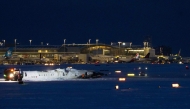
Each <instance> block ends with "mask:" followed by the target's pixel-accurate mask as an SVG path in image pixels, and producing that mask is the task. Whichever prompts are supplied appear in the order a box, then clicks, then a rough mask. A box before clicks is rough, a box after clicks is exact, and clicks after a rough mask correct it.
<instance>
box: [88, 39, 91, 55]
mask: <svg viewBox="0 0 190 109" xmlns="http://www.w3.org/2000/svg"><path fill="white" fill-rule="evenodd" d="M90 40H91V39H89V40H88V45H89V46H88V48H89V50H88V53H89V54H90Z"/></svg>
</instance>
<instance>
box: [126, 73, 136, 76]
mask: <svg viewBox="0 0 190 109" xmlns="http://www.w3.org/2000/svg"><path fill="white" fill-rule="evenodd" d="M127 76H135V74H134V73H129V74H127Z"/></svg>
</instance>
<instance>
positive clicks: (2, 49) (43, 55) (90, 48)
mask: <svg viewBox="0 0 190 109" xmlns="http://www.w3.org/2000/svg"><path fill="white" fill-rule="evenodd" d="M8 48H10V47H7V46H0V55H1V56H2V57H3V55H4V54H5V53H6V52H7V50H8ZM12 48H13V49H12V53H13V55H12V60H14V59H15V60H19V61H26V60H28V61H31V60H35V61H38V60H46V61H56V62H61V61H66V60H68V59H69V58H73V57H78V56H79V57H80V56H81V54H86V56H95V55H108V56H134V55H135V54H136V53H139V54H140V55H141V56H145V55H146V54H147V53H149V52H151V55H150V56H151V57H154V56H155V50H154V49H152V48H151V47H148V46H147V45H146V44H144V46H140V45H132V44H131V42H122V43H120V44H119V45H117V44H114V43H112V44H111V45H107V44H101V43H99V44H63V45H16V46H13V47H12ZM83 56H84V55H83Z"/></svg>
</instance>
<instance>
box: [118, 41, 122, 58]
mask: <svg viewBox="0 0 190 109" xmlns="http://www.w3.org/2000/svg"><path fill="white" fill-rule="evenodd" d="M121 43H122V42H118V44H119V55H120V51H121V50H120V45H121Z"/></svg>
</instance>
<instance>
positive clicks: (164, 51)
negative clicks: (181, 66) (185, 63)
mask: <svg viewBox="0 0 190 109" xmlns="http://www.w3.org/2000/svg"><path fill="white" fill-rule="evenodd" d="M154 49H155V54H156V55H165V56H169V55H170V54H172V48H171V47H169V46H165V45H162V46H157V47H154Z"/></svg>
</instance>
